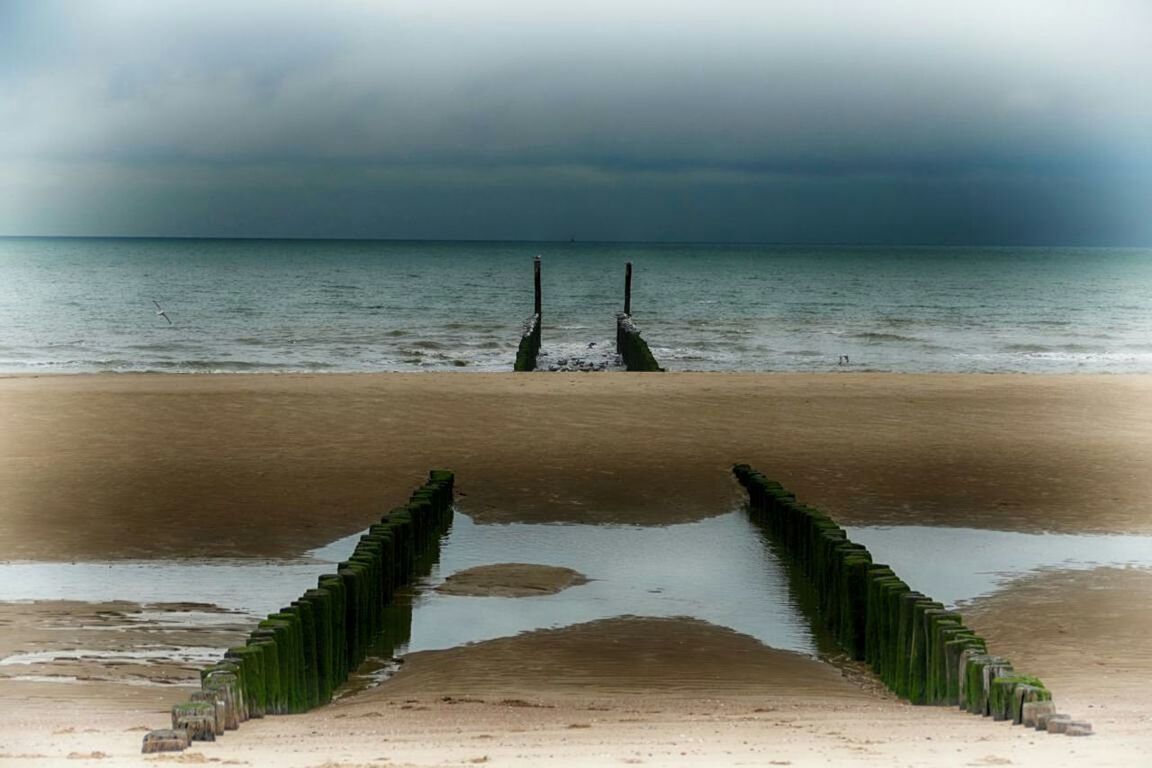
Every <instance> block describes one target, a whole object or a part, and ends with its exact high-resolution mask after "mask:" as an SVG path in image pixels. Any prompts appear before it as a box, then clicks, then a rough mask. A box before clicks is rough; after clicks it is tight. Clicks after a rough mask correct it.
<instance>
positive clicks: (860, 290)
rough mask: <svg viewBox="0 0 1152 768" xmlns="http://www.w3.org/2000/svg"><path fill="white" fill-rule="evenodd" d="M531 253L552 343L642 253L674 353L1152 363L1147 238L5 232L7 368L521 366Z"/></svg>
mask: <svg viewBox="0 0 1152 768" xmlns="http://www.w3.org/2000/svg"><path fill="white" fill-rule="evenodd" d="M537 254H539V255H541V256H542V257H543V287H544V324H543V338H544V346H545V349H548V348H549V347H550V346H556V347H557V348H565V349H579V348H581V347H585V346H587V345H588V344H589V343H596V344H598V345H607V344H611V343H612V342H611V340H612V339H613V336H614V322H615V321H614V317H613V316H614V313H615V312H617V311H619V310H620V309H621V307H622V303H623V272H624V263H625V262H626V261H629V260H631V261H632V262H633V263H634V264H635V279H634V289H633V315H634V317H635V318H636V320H637V323H638V325H639V326H640V328H641V330H642V332H643V334H644V337H645V338H646V339H647V340H648V342H649V344H650V346H651V347H652V350H653V352H654V354H655V355H656V357H657V359H658V360H659V361H660V362H661V364H662V365H664V367H665V368H667V369H670V370H708V371H712V370H739V371H827V370H844V371H852V370H856V371H859V370H876V371H900V372H928V371H935V372H977V371H979V372H1008V371H1012V372H1053V373H1056V372H1058V373H1066V372H1092V373H1096V372H1118V373H1119V372H1142V373H1143V372H1150V371H1152V249H1104V248H1100V249H1093V248H929V247H924V248H887V247H841V246H836V247H828V246H820V247H814V246H755V245H642V244H582V243H571V244H569V243H435V242H380V241H370V242H359V241H275V240H141V239H125V240H117V239H51V238H48V239H37V238H8V239H4V238H0V373H47V372H60V373H80V372H97V371H171V372H205V371H212V372H248V371H423V370H459V371H499V370H510V369H511V366H512V360H513V358H514V356H515V348H516V344H517V342H518V340H519V333H520V327H521V323H522V322H523V320H524V318H525V317H527V316H528V315H529V314H530V313H531V311H532V301H533V296H532V258H533V257H534V256H535V255H537ZM153 300H155V301H158V302H160V304H161V306H163V308H164V309H165V311H166V312H167V315H168V317H169V318H171V320H172V322H171V324H169V323H168V322H167V321H166V320H165V319H164V317H161V316H158V315H157V314H156V310H155V307H154V306H153V304H152V302H153ZM841 355H848V357H849V360H850V365H848V366H839V365H838V364H837V362H838V360H839V358H840V356H841Z"/></svg>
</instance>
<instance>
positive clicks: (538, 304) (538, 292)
mask: <svg viewBox="0 0 1152 768" xmlns="http://www.w3.org/2000/svg"><path fill="white" fill-rule="evenodd" d="M533 265H534V273H535V281H536V305H535V306H536V318H537V319H536V322H537V323H539V322H540V319H539V318H540V316H541V314H542V313H541V309H543V306H544V302H543V298H544V297H543V294H542V293H541V290H540V257H539V256H537V257H536V260H535V261H534V262H533Z"/></svg>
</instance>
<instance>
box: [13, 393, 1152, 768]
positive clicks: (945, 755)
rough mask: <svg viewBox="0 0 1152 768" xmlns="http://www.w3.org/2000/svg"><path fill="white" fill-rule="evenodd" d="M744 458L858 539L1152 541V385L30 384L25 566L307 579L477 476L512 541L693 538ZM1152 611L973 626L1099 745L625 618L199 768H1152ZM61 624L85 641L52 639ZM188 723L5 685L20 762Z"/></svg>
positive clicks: (973, 611)
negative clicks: (278, 564) (561, 525)
mask: <svg viewBox="0 0 1152 768" xmlns="http://www.w3.org/2000/svg"><path fill="white" fill-rule="evenodd" d="M734 461H747V462H749V463H752V464H753V465H755V466H757V467H758V468H760V469H762V470H763V471H765V472H766V473H768V474H770V475H771V476H773V477H775V478H777V479H779V480H780V481H782V482H783V483H785V484H786V485H787V486H789V487H790V488H792V489H794V490H796V491H797V492H798V493H799V494H800V495H801V497H802V498H804V499H805V500H807V501H809V502H810V503H813V504H815V505H817V506H820V507H822V508H824V509H826V510H827V511H829V512H830V513H832V514H833V515H835V516H836V517H838V518H839V519H840V520H842V521H843V522H846V523H878V522H887V523H920V524H941V525H971V526H978V527H990V528H1000V529H1015V530H1060V531H1069V532H1076V531H1116V532H1142V533H1149V532H1152V514H1150V513H1149V502H1148V499H1150V498H1152V377H1140V376H1051V377H1049V376H889V375H870V374H847V375H835V374H831V375H812V376H791V375H744V374H712V375H706V374H661V375H643V374H641V375H629V374H618V375H563V374H554V375H477V374H446V375H431V374H427V375H418V374H417V375H398V374H387V375H359V376H352V375H350V376H343V375H340V376H203V377H201V376H67V377H52V378H38V379H37V378H9V379H0V558H5V559H105V558H125V557H170V556H183V557H199V556H219V555H242V556H281V555H293V554H298V553H300V552H302V551H303V550H305V549H308V548H310V547H313V546H317V545H320V544H323V543H325V542H327V541H330V540H332V539H334V538H336V537H337V536H339V535H343V534H347V533H351V532H354V531H356V530H359V529H361V528H363V527H364V526H365V525H366V524H367V523H368V522H369V521H371V520H372V519H374V518H375V517H377V516H378V515H379V514H380V513H381V512H383V511H385V510H386V509H387V508H388V507H390V506H391V505H394V504H397V503H399V502H401V501H402V500H403V499H404V498H405V497H406V496H407V494H408V492H409V491H410V490H411V489H412V488H413V487H414V486H415V485H417V484H418V483H419V482H420V480H421V479H422V477H423V475H424V473H425V472H426V471H427V470H428V469H429V468H431V467H433V466H445V467H450V468H452V469H455V470H456V471H457V473H458V480H459V488H460V492H461V495H460V498H459V503H460V505H461V506H462V507H463V508H464V509H465V510H466V511H468V512H469V513H470V514H472V515H473V516H474V517H475V518H477V519H478V520H479V521H481V522H493V521H511V520H529V521H581V522H599V521H615V522H621V521H623V522H632V523H639V524H666V523H670V522H678V521H684V520H691V519H698V518H701V517H704V516H708V515H713V514H718V513H720V512H723V511H726V510H727V509H729V508H731V506H732V505H733V504H736V503H738V502H739V499H740V495H739V493H738V489H737V488H736V486H735V484H734V483H733V482H732V480H731V478H730V476H729V466H730V465H731V463H732V462H734ZM110 597H114V596H110ZM190 598H191V599H194V597H192V596H190ZM1150 599H1152V575H1150V574H1149V573H1148V572H1146V571H1126V570H1116V569H1109V570H1101V571H1096V572H1079V573H1075V572H1053V573H1047V574H1044V575H1039V576H1035V577H1031V578H1029V579H1027V580H1025V581H1023V582H1020V583H1019V585H1017V586H1013V587H1010V588H1008V589H1006V590H1004V591H1002V592H999V593H997V594H996V595H993V596H992V597H989V598H985V599H982V600H978V601H976V602H975V603H974V604H972V605H970V606H967V607H966V608H965V614H966V615H967V616H969V617H970V620H971V622H972V623H973V624H974V625H975V626H976V628H977V629H978V630H979V631H981V632H982V633H983V634H985V636H987V637H988V639H989V641H990V642H991V643H992V645H993V647H994V648H995V649H996V651H997V652H999V653H1001V654H1002V655H1005V656H1008V657H1009V658H1012V659H1013V660H1014V661H1015V662H1016V663H1017V667H1018V668H1021V669H1025V670H1027V671H1028V672H1031V673H1034V674H1037V675H1039V676H1040V677H1042V678H1044V679H1045V680H1046V681H1048V683H1049V685H1050V686H1051V687H1052V688H1053V689H1054V691H1055V693H1056V696H1057V699H1058V701H1059V702H1060V703H1061V705H1062V707H1063V708H1066V709H1068V710H1070V711H1071V712H1072V713H1074V714H1077V715H1081V716H1086V717H1088V718H1089V719H1091V720H1093V721H1094V723H1095V725H1096V728H1097V730H1098V731H1099V733H1098V735H1097V736H1095V737H1092V738H1090V739H1084V740H1074V739H1068V738H1065V737H1055V736H1047V735H1046V734H1035V733H1029V732H1025V731H1023V730H1022V729H1020V728H1011V727H1008V726H1004V725H1003V724H993V723H990V722H988V721H986V720H982V719H980V718H974V717H971V716H967V715H962V714H960V713H957V712H952V711H949V710H941V709H937V708H914V707H910V706H908V705H905V704H902V703H900V702H898V701H894V700H892V699H891V698H890V697H887V696H884V695H883V694H881V693H879V692H877V691H876V690H875V687H874V685H873V684H871V683H870V682H869V680H868V679H867V677H864V676H861V675H859V674H857V673H856V672H855V671H854V670H851V669H849V670H846V672H847V674H846V675H845V674H842V673H841V672H840V671H837V670H836V669H835V668H833V667H830V666H827V665H823V664H817V663H815V662H812V661H810V660H807V659H803V658H801V657H797V656H795V655H794V654H787V653H782V652H779V651H774V650H772V649H768V648H764V647H763V646H760V645H759V644H758V643H755V641H752V640H750V639H749V638H745V637H742V636H740V635H736V634H735V633H732V632H731V631H729V630H725V629H722V628H718V627H712V626H711V625H705V624H701V623H699V622H691V621H680V622H677V621H660V622H654V621H651V620H649V621H637V620H619V621H611V622H597V623H596V624H593V625H583V626H579V627H573V628H568V629H565V630H557V631H553V632H540V633H532V634H531V635H526V636H522V637H518V638H514V639H503V640H497V641H492V642H491V643H482V644H478V645H476V646H470V647H467V648H463V649H455V650H452V651H446V652H439V653H428V654H413V655H412V657H411V659H410V660H409V662H408V663H407V664H406V665H405V669H404V670H403V672H401V674H400V675H398V676H397V677H396V678H394V679H393V680H392V681H390V682H389V683H386V684H385V685H383V686H381V687H380V688H378V689H376V690H374V691H371V692H369V693H366V694H361V695H357V696H354V697H351V698H349V699H346V700H343V701H341V702H338V703H336V704H334V705H332V706H330V707H326V708H323V709H321V710H319V711H317V712H314V713H310V714H308V715H306V716H298V717H288V718H268V719H266V720H264V721H261V722H253V723H249V724H247V725H245V726H244V728H243V729H242V730H241V731H240V732H239V733H232V734H228V735H227V736H226V737H225V738H224V740H223V741H221V742H218V743H216V744H209V745H204V746H198V747H196V748H195V749H193V750H192V751H190V753H186V754H185V755H183V756H181V758H179V760H180V761H181V762H195V761H204V762H207V761H220V762H230V761H239V762H242V763H247V764H252V765H300V766H320V765H329V766H336V765H404V764H412V765H461V764H471V763H482V762H488V763H490V764H493V765H515V766H531V765H541V764H549V763H557V764H567V765H627V764H649V765H736V764H744V765H769V764H791V765H830V764H831V765H840V764H845V765H852V764H860V765H877V766H880V765H885V766H886V765H939V766H946V765H948V766H950V765H1003V764H1009V763H1011V764H1017V765H1045V766H1060V765H1124V766H1131V765H1141V764H1146V763H1147V755H1148V754H1152V721H1150V714H1152V693H1150V692H1149V688H1148V686H1147V685H1146V682H1145V681H1147V680H1149V679H1152V650H1150V648H1152V639H1150V638H1152V610H1149V607H1150ZM94 610H97V609H95V608H93V607H92V606H72V607H63V606H61V605H56V606H49V605H46V604H41V605H31V606H29V605H24V606H20V605H16V606H4V609H3V611H0V622H2V623H3V626H4V635H3V637H4V642H3V643H2V645H3V646H4V648H5V649H7V650H23V651H27V650H35V649H37V648H51V647H65V646H67V644H68V642H69V641H68V640H67V639H65V638H66V637H67V632H68V631H70V630H69V627H73V628H74V629H76V631H86V630H83V627H85V626H88V625H89V624H91V622H92V620H93V619H92V615H93V611H94ZM45 612H47V613H48V614H50V615H51V617H52V621H53V622H54V623H55V624H54V626H55V627H56V629H55V630H53V631H54V632H55V633H56V634H55V635H51V633H49V632H48V630H47V629H46V628H45V627H44V626H39V629H38V628H37V627H38V625H37V622H41V623H42V622H43V620H44V616H45V615H46V614H45ZM49 635H51V636H49ZM109 636H113V637H114V636H115V635H114V634H110V635H109ZM80 640H83V641H84V642H88V641H89V638H88V637H87V636H81V637H80ZM80 640H77V641H74V642H79V641H80ZM228 640H229V638H227V637H223V636H222V637H219V638H217V641H218V642H220V643H221V644H226V643H227V642H228ZM53 643H55V644H56V645H53ZM89 671H90V672H99V675H105V672H103V671H99V670H89ZM137 673H138V671H137ZM134 674H135V673H134ZM149 674H152V672H149ZM155 674H156V675H169V676H170V677H171V676H173V675H176V676H179V675H184V674H186V675H188V678H189V679H191V677H192V676H193V675H194V670H192V669H186V670H172V669H157V670H155ZM113 677H114V676H113ZM184 696H186V691H184V690H181V689H179V688H174V687H172V686H171V685H170V684H169V685H167V686H152V687H147V686H129V685H125V684H124V683H123V681H117V680H115V679H103V678H101V679H97V680H92V681H90V682H89V683H88V684H85V685H81V684H71V685H51V684H45V683H35V682H23V681H14V680H10V679H9V680H0V764H13V765H20V766H33V765H56V764H67V765H83V764H92V765H139V764H144V763H145V762H168V761H167V760H166V761H145V760H144V759H143V758H142V757H140V756H139V755H138V754H137V752H138V750H139V743H140V737H141V732H140V730H139V728H141V727H143V726H148V727H158V726H160V725H163V723H164V722H165V720H166V714H165V712H164V709H165V707H166V706H167V705H169V704H170V703H172V702H173V701H176V700H179V699H182V698H183V697H184ZM20 755H23V756H20ZM37 755H39V757H37ZM101 755H103V756H101ZM1141 761H1144V762H1141Z"/></svg>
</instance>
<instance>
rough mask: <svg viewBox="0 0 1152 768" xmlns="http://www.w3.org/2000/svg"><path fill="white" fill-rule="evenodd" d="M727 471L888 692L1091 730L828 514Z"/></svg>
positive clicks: (849, 650) (739, 468) (758, 477)
mask: <svg viewBox="0 0 1152 768" xmlns="http://www.w3.org/2000/svg"><path fill="white" fill-rule="evenodd" d="M732 471H733V473H734V474H735V475H736V478H737V479H738V480H739V481H740V483H741V485H743V486H744V488H745V490H747V492H748V498H749V512H750V515H751V517H752V519H753V520H754V521H755V522H756V523H758V524H759V525H761V526H762V527H763V528H764V529H765V530H766V531H767V532H768V535H769V537H770V538H771V539H772V540H773V541H774V542H775V543H776V544H777V545H779V546H780V548H781V549H783V550H784V551H785V552H786V553H787V555H788V557H789V559H790V560H791V561H792V563H793V564H794V565H795V566H796V567H797V568H798V570H799V571H800V572H801V573H802V574H803V576H804V577H805V578H806V579H807V580H808V581H809V583H810V584H811V585H812V586H813V588H814V592H815V595H816V601H817V606H816V614H817V617H818V620H819V621H820V622H821V623H822V624H823V625H824V627H825V628H826V629H827V630H828V631H829V633H830V634H831V636H832V637H833V638H834V639H835V641H836V643H837V644H838V645H839V647H840V648H841V649H842V650H843V651H844V652H845V653H846V654H847V655H848V656H850V657H851V658H852V659H854V660H857V661H864V662H866V663H867V664H868V665H869V666H871V668H872V670H873V671H874V672H875V673H876V675H877V676H878V677H879V678H880V680H881V681H882V682H883V683H884V684H885V685H886V686H887V687H888V689H889V690H891V691H892V692H893V693H895V694H896V695H898V696H900V697H901V698H903V699H906V700H908V701H910V702H911V703H913V704H927V705H938V706H956V707H959V708H960V709H962V710H965V711H967V712H971V713H973V714H978V715H985V716H991V717H992V718H993V719H994V720H1008V721H1011V722H1013V723H1015V724H1024V725H1028V726H1032V727H1035V728H1037V729H1038V730H1048V731H1049V732H1052V733H1067V734H1069V735H1089V734H1091V733H1092V726H1091V724H1090V723H1087V722H1085V721H1081V720H1072V718H1071V717H1069V716H1068V715H1062V714H1058V713H1057V712H1056V709H1055V704H1054V703H1053V701H1052V694H1051V692H1049V690H1048V689H1047V688H1046V687H1045V686H1044V684H1043V683H1042V682H1041V681H1040V680H1039V679H1037V678H1035V677H1030V676H1027V675H1022V674H1018V673H1017V672H1016V670H1015V669H1014V668H1013V666H1012V664H1011V662H1009V661H1008V660H1007V659H1004V658H1002V657H999V656H995V655H992V654H991V653H990V652H989V650H988V645H987V643H986V642H985V641H984V639H983V638H982V637H980V636H979V635H978V634H976V633H975V632H973V631H972V630H971V629H969V628H968V627H967V626H965V625H964V622H963V619H962V617H961V615H960V614H959V613H958V612H956V611H953V610H948V609H946V608H945V607H944V605H943V604H941V603H939V602H936V601H934V600H932V599H931V598H929V597H927V596H926V595H923V594H921V593H919V592H916V591H915V590H913V589H912V588H911V587H909V586H908V585H907V584H905V583H904V582H903V581H902V580H901V579H900V578H899V577H898V576H897V575H896V574H895V572H893V570H892V569H891V568H890V567H888V566H887V565H882V564H879V563H874V562H873V561H872V556H871V554H870V553H869V552H868V550H867V549H866V548H865V547H864V546H863V545H861V544H856V543H854V542H853V541H851V540H850V539H849V538H848V535H847V533H846V532H845V531H844V529H843V528H841V527H840V526H839V525H838V524H837V523H836V522H835V521H834V520H832V518H830V517H828V516H827V515H826V514H824V513H823V512H820V511H819V510H816V509H813V508H812V507H809V506H807V505H805V504H801V503H799V502H797V501H796V497H795V495H793V494H792V493H790V492H788V491H787V490H785V489H784V487H783V486H781V485H780V483H778V482H775V481H773V480H769V479H768V478H766V477H765V476H764V475H762V474H761V473H759V472H757V471H756V470H754V469H752V468H751V467H750V466H748V465H747V464H737V465H736V466H734V467H733V468H732Z"/></svg>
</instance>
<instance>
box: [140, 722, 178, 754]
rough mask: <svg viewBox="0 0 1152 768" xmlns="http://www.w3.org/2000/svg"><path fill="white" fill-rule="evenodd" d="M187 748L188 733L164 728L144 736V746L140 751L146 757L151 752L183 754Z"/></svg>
mask: <svg viewBox="0 0 1152 768" xmlns="http://www.w3.org/2000/svg"><path fill="white" fill-rule="evenodd" d="M187 748H188V731H184V730H176V729H168V728H164V729H161V730H158V731H149V732H148V733H146V734H144V746H143V747H142V748H141V749H140V751H141V752H142V753H143V754H145V755H147V754H149V753H152V752H183V751H184V750H185V749H187Z"/></svg>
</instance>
